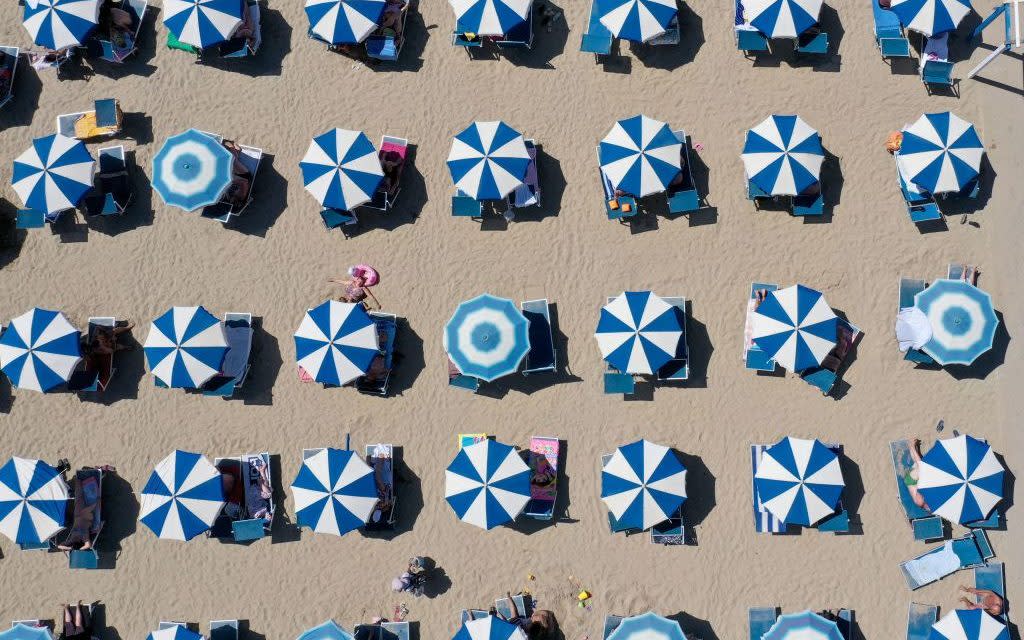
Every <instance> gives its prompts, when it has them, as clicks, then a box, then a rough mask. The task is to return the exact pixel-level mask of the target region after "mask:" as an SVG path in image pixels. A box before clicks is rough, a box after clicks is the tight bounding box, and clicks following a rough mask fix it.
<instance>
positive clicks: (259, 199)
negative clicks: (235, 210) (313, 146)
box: [224, 153, 288, 238]
mask: <svg viewBox="0 0 1024 640" xmlns="http://www.w3.org/2000/svg"><path fill="white" fill-rule="evenodd" d="M275 160H276V156H274V155H273V154H269V153H264V154H263V160H262V161H261V162H260V171H259V173H258V174H257V175H256V177H255V178H254V179H253V182H252V191H253V196H252V198H253V201H252V202H250V203H249V206H247V207H246V208H245V211H243V212H242V213H241V215H237V216H231V219H230V220H229V221H228V222H227V223H226V224H225V225H224V228H226V229H231V230H232V231H237V232H239V233H244V234H246V235H249V236H257V237H260V238H265V237H266V236H267V232H268V231H269V230H270V228H271V227H273V226H274V224H275V223H276V222H277V219H278V218H279V217H280V216H281V214H282V213H284V209H285V206H287V203H288V181H287V180H285V178H284V176H282V175H281V174H280V172H278V170H277V168H276V167H275V166H274V162H275Z"/></svg>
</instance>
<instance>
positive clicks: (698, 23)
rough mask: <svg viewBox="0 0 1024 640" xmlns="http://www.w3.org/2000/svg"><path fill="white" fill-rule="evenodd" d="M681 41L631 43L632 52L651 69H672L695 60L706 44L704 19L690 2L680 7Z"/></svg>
mask: <svg viewBox="0 0 1024 640" xmlns="http://www.w3.org/2000/svg"><path fill="white" fill-rule="evenodd" d="M677 15H678V16H679V43H678V44H674V45H649V44H643V43H637V42H631V43H630V44H629V49H630V52H631V53H632V54H633V56H634V57H635V58H636V59H637V60H639V61H640V63H641V64H643V65H644V66H645V67H647V68H649V69H664V70H666V71H672V70H674V69H678V68H679V67H681V66H683V65H686V64H689V63H691V62H693V61H694V60H695V59H696V58H697V53H698V52H699V51H700V50H701V47H703V46H704V42H705V40H704V19H703V18H701V17H700V15H698V14H697V13H696V12H694V10H693V8H692V7H691V6H690V3H688V2H684V3H682V6H681V7H678V14H677Z"/></svg>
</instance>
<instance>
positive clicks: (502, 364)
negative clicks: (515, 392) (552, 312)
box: [444, 293, 530, 382]
mask: <svg viewBox="0 0 1024 640" xmlns="http://www.w3.org/2000/svg"><path fill="white" fill-rule="evenodd" d="M529 329H530V323H529V321H527V319H526V317H525V316H524V315H523V314H522V312H521V311H520V310H519V309H518V308H516V305H515V303H514V302H512V301H511V300H509V299H507V298H499V297H497V296H492V295H491V294H489V293H485V294H483V295H479V296H477V297H475V298H473V299H472V300H467V301H465V302H463V303H462V304H460V305H459V307H458V308H457V309H456V310H455V313H454V314H453V315H452V317H451V319H450V320H448V324H447V325H445V328H444V348H445V351H447V352H448V357H449V358H451V361H452V362H453V363H454V364H455V366H456V367H458V369H459V371H461V372H462V373H463V374H464V375H467V376H472V377H474V378H479V379H481V380H485V381H487V382H491V381H494V380H497V379H498V378H500V377H502V376H507V375H509V374H511V373H515V372H516V370H517V369H518V368H519V363H520V362H522V360H523V358H525V357H526V354H527V353H528V352H529V351H530V336H529Z"/></svg>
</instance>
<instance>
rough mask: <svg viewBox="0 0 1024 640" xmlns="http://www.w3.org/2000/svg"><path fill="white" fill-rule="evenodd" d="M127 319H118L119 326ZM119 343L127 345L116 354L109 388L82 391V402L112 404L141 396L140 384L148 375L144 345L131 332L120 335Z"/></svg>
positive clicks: (123, 324) (125, 322) (80, 395)
mask: <svg viewBox="0 0 1024 640" xmlns="http://www.w3.org/2000/svg"><path fill="white" fill-rule="evenodd" d="M127 323H128V321H127V320H118V321H117V326H119V327H123V326H126V325H127ZM118 344H121V345H124V346H125V347H127V348H126V349H123V350H121V351H118V352H117V353H116V354H115V355H114V369H115V371H114V375H113V376H111V378H110V383H109V384H108V385H107V388H106V389H104V390H102V391H96V392H83V393H80V394H79V396H78V398H79V399H80V400H81V401H82V402H95V403H97V404H102V405H105V406H110V405H112V404H114V403H116V402H119V401H121V400H135V399H137V398H138V397H139V385H141V384H142V378H143V376H145V375H146V355H145V353H144V352H143V350H142V345H141V344H140V343H139V341H138V340H137V339H136V338H135V336H134V335H133V334H132V333H131V332H127V333H122V334H121V335H119V336H118Z"/></svg>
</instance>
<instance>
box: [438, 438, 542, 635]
mask: <svg viewBox="0 0 1024 640" xmlns="http://www.w3.org/2000/svg"><path fill="white" fill-rule="evenodd" d="M444 478H445V481H444V497H445V499H446V500H447V501H448V504H449V505H451V508H452V509H454V510H455V515H457V516H458V517H459V519H460V520H462V521H463V522H468V523H470V524H475V525H476V526H478V527H480V528H482V529H493V528H494V527H497V526H498V525H501V524H505V523H506V522H511V521H512V520H515V519H516V516H518V515H519V514H520V513H522V511H523V509H524V508H526V503H527V502H529V501H530V468H529V467H528V466H527V465H526V463H525V462H523V459H522V457H520V455H519V452H518V451H516V450H515V448H514V447H511V446H509V445H507V444H502V443H500V442H495V441H494V440H489V439H488V440H481V441H480V442H476V443H473V444H471V445H469V446H467V447H463V448H462V449H460V450H459V453H458V454H457V455H456V456H455V459H454V460H452V463H451V464H449V465H448V469H446V470H445V472H444ZM474 637H475V636H474Z"/></svg>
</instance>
